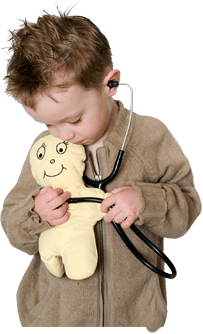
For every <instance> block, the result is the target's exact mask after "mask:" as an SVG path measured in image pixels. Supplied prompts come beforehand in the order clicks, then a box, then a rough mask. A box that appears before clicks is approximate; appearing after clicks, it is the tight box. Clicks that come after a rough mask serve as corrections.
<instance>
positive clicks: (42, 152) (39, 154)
mask: <svg viewBox="0 0 203 334" xmlns="http://www.w3.org/2000/svg"><path fill="white" fill-rule="evenodd" d="M45 153H46V149H45V144H42V146H41V147H40V148H38V150H37V158H38V159H39V160H42V159H43V158H44V156H45Z"/></svg>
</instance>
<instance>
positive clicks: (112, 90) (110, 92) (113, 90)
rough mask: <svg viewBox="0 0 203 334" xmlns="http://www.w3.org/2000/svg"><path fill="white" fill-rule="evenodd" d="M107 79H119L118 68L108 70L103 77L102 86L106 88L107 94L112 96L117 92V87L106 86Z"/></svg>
mask: <svg viewBox="0 0 203 334" xmlns="http://www.w3.org/2000/svg"><path fill="white" fill-rule="evenodd" d="M109 81H118V82H119V81H120V71H119V70H112V71H110V72H109V73H108V74H107V75H106V76H105V78H104V82H103V83H104V87H106V88H107V89H108V95H109V96H113V95H115V94H116V92H117V87H112V88H110V87H108V86H107V85H108V83H109Z"/></svg>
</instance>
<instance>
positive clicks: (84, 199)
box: [67, 197, 177, 279]
mask: <svg viewBox="0 0 203 334" xmlns="http://www.w3.org/2000/svg"><path fill="white" fill-rule="evenodd" d="M67 202H68V203H69V204H76V203H102V202H103V199H102V198H95V197H78V198H73V197H72V198H69V199H68V200H67ZM111 223H112V225H113V226H114V228H115V229H116V231H117V232H118V234H119V236H120V237H121V239H122V240H123V242H124V243H125V244H126V246H127V247H128V249H129V250H130V251H131V252H132V253H133V254H134V256H135V257H136V258H137V259H138V260H139V261H140V262H142V263H143V264H144V265H145V266H146V267H148V268H149V269H150V270H152V271H153V272H155V273H156V274H158V275H161V276H163V277H165V278H169V279H173V278H175V277H176V275H177V272H176V268H175V267H174V265H173V263H172V262H171V261H170V260H169V258H168V257H167V256H166V255H165V254H164V253H163V252H162V251H161V250H160V249H159V248H158V247H157V246H156V245H155V244H154V243H153V242H152V241H150V240H149V239H148V238H147V237H146V236H145V235H144V234H143V233H142V232H140V230H139V229H138V228H137V227H136V226H135V225H134V224H133V225H131V227H130V228H131V230H132V231H133V232H134V233H135V234H136V235H137V236H138V237H139V238H140V239H141V240H142V241H143V242H144V243H145V244H146V245H147V246H149V247H150V248H151V249H152V250H153V251H154V252H156V253H157V254H158V256H160V257H161V258H162V260H163V261H164V262H165V263H166V264H167V265H168V267H169V268H170V270H171V272H172V273H171V274H168V273H166V272H165V271H162V270H160V269H158V268H157V267H155V266H154V265H152V264H151V263H149V262H148V261H147V260H146V259H145V258H144V257H143V256H142V255H141V254H140V253H139V252H138V250H137V249H136V248H135V246H134V245H133V244H132V242H131V241H130V239H129V238H128V237H127V235H126V234H125V232H124V231H123V229H122V227H121V226H120V225H119V224H116V223H115V222H114V221H112V222H111Z"/></svg>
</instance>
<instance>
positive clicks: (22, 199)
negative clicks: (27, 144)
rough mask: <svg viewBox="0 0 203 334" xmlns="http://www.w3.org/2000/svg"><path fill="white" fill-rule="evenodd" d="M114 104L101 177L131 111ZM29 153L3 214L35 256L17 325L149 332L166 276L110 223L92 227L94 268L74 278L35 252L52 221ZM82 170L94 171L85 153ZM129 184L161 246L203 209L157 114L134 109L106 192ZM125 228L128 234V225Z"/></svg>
mask: <svg viewBox="0 0 203 334" xmlns="http://www.w3.org/2000/svg"><path fill="white" fill-rule="evenodd" d="M119 107H120V112H119V115H118V117H117V119H116V122H115V124H114V127H113V128H112V130H111V131H110V133H109V134H108V136H107V138H106V140H105V141H104V146H103V147H101V148H99V149H98V150H97V154H98V159H99V163H100V168H101V172H102V178H105V177H107V176H108V175H109V174H110V172H111V170H112V168H113V165H114V161H115V158H116V156H117V153H118V150H119V149H120V147H121V145H122V141H123V138H124V135H125V131H126V127H127V122H128V117H129V111H127V110H125V109H124V106H123V105H122V103H120V102H119ZM47 134H48V133H47V132H45V133H43V134H41V135H40V136H39V137H43V136H45V135H47ZM39 137H38V138H39ZM28 159H29V156H28V158H27V159H26V161H25V164H24V166H23V169H22V173H21V175H20V177H19V180H18V182H17V184H16V186H15V187H14V188H13V190H12V191H11V192H10V193H9V195H8V196H7V198H6V200H5V203H4V208H3V211H2V216H1V222H2V226H3V228H4V231H5V233H6V234H7V236H8V238H9V240H10V243H11V244H12V245H13V246H14V247H16V248H18V249H20V250H22V251H24V252H27V253H28V254H30V255H34V256H33V259H32V261H31V263H30V266H29V267H28V269H27V271H26V273H25V275H24V277H23V279H22V281H21V284H20V286H19V289H18V293H17V302H18V311H19V316H20V320H21V323H22V326H24V327H83V326H84V327H89V326H91V327H101V326H105V327H147V328H148V329H149V330H150V331H155V330H157V329H159V328H160V327H162V326H164V323H165V320H166V316H167V306H166V288H165V279H164V278H162V277H159V276H157V275H156V274H155V273H153V272H151V271H150V270H149V269H148V268H146V267H145V266H143V264H142V263H140V262H139V261H138V260H137V259H136V258H135V257H134V256H133V255H132V254H131V253H130V251H129V250H128V249H127V247H126V246H125V245H124V243H123V242H122V240H121V239H120V237H119V235H118V234H117V232H116V231H115V230H114V228H113V226H112V225H111V224H105V223H104V222H103V221H101V222H99V223H98V224H97V225H96V227H95V234H96V240H97V247H98V255H99V262H98V266H97V269H96V271H95V273H94V275H92V276H91V277H89V278H87V279H85V280H79V281H75V280H70V279H68V278H67V276H63V277H62V278H56V277H54V276H53V275H52V274H50V273H49V271H48V270H47V269H46V267H45V265H44V264H43V263H42V261H41V259H40V256H39V253H38V240H39V236H40V233H41V232H43V231H45V230H47V229H49V228H50V226H49V224H48V223H47V222H42V221H40V219H39V217H38V215H37V214H36V213H35V212H34V210H33V208H34V196H35V195H36V194H37V193H38V191H39V186H38V185H37V183H36V182H35V180H34V178H33V177H32V174H31V170H30V165H29V160H28ZM86 174H87V176H88V177H90V178H93V173H92V170H91V166H90V162H89V160H87V162H86ZM126 185H131V186H133V187H134V188H135V189H137V190H138V192H139V194H140V198H141V200H142V210H141V212H140V217H139V219H138V220H137V221H136V222H135V224H136V225H137V226H138V228H139V229H140V230H141V232H142V233H144V234H145V235H146V236H147V237H148V238H149V239H150V240H152V242H153V243H155V244H156V245H157V246H158V247H160V248H161V249H162V250H163V238H164V237H166V238H179V237H181V236H183V235H184V234H185V233H186V232H187V231H188V230H189V229H190V227H191V225H192V223H193V222H194V221H195V219H196V218H197V216H198V215H199V213H200V211H201V204H200V199H199V196H198V194H197V192H196V190H195V188H194V183H193V176H192V172H191V168H190V165H189V162H188V160H187V158H186V157H185V156H184V154H183V152H182V150H181V148H180V147H179V145H178V144H177V142H176V141H175V139H174V138H173V136H172V135H171V134H170V132H169V131H168V129H167V128H166V126H165V125H164V124H163V123H161V122H160V121H158V120H157V119H155V118H152V117H147V116H140V115H138V114H133V118H132V124H131V128H130V133H129V136H128V139H127V145H126V148H125V154H124V157H123V162H122V165H121V169H120V171H119V173H118V175H117V176H116V178H115V179H114V180H113V181H112V182H111V183H110V184H109V185H108V186H107V187H106V191H108V192H110V191H111V190H112V189H114V188H117V187H120V186H126ZM126 233H127V235H128V236H129V237H132V231H131V230H130V229H129V230H128V231H127V232H126ZM133 242H134V244H135V245H136V248H137V249H138V251H139V252H140V253H141V254H143V256H144V257H145V258H146V259H147V260H148V261H150V262H152V263H153V264H154V265H157V266H158V267H159V268H160V269H162V270H163V263H162V262H161V261H160V259H159V258H158V257H157V255H156V254H155V253H154V252H152V251H151V250H150V249H149V248H148V247H147V246H146V245H145V244H143V242H142V241H141V240H139V238H137V237H136V236H134V235H133ZM169 256H170V255H169ZM172 260H173V259H172Z"/></svg>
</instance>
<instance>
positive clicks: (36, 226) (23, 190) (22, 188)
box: [1, 135, 50, 255]
mask: <svg viewBox="0 0 203 334" xmlns="http://www.w3.org/2000/svg"><path fill="white" fill-rule="evenodd" d="M42 137H43V135H42ZM39 190H40V187H39V185H38V184H37V183H36V181H35V180H34V178H33V176H32V173H31V169H30V164H29V155H28V157H27V159H26V161H25V164H24V166H23V169H22V172H21V175H20V177H19V180H18V182H17V184H16V186H15V187H14V188H13V189H12V190H11V192H10V193H9V194H8V196H7V197H6V199H5V202H4V206H3V210H2V213H1V223H2V226H3V229H4V231H5V233H6V235H7V236H8V239H9V241H10V243H11V244H12V245H13V246H14V247H16V248H18V249H20V250H21V251H24V252H26V253H28V254H31V255H34V254H36V253H37V252H38V239H39V235H40V233H41V232H43V231H45V230H47V229H49V228H50V225H49V224H48V223H47V222H41V221H40V218H39V216H38V215H37V213H35V212H34V210H33V209H34V196H36V195H37V193H38V192H39Z"/></svg>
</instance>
